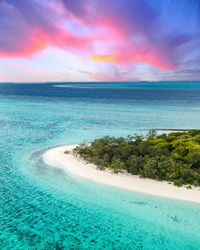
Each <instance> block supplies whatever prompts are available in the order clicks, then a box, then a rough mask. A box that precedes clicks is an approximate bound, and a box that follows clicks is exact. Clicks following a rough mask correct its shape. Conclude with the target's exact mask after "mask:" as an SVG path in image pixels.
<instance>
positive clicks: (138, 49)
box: [0, 0, 200, 82]
mask: <svg viewBox="0 0 200 250" xmlns="http://www.w3.org/2000/svg"><path fill="white" fill-rule="evenodd" d="M162 80H186V81H187V80H189V81H190V80H200V0H0V82H48V81H54V82H55V81H56V82H58V81H162Z"/></svg>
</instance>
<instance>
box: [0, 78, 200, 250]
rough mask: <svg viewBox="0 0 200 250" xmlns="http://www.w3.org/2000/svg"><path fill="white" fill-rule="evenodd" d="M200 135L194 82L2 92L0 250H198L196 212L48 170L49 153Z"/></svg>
mask: <svg viewBox="0 0 200 250" xmlns="http://www.w3.org/2000/svg"><path fill="white" fill-rule="evenodd" d="M199 128H200V82H161V83H159V82H158V83H148V82H141V83H21V84H20V83H16V84H15V83H1V84H0V249H1V250H4V249H11V250H21V249H24V250H29V249H37V250H40V249H41V250H43V249H45V250H51V249H52V250H53V249H56V250H61V249H73V250H74V249H75V250H76V249H94V250H96V249H97V250H98V249H109V250H111V249H116V250H118V249H119V250H124V249H126V250H129V249H130V250H131V249H140V250H167V249H168V250H183V249H184V250H199V249H200V205H199V204H195V203H189V202H184V201H176V200H171V199H165V198H161V197H154V196H150V195H144V194H142V193H134V192H128V191H124V190H121V189H117V188H112V187H108V186H104V185H101V184H97V183H95V182H92V181H89V180H85V179H81V178H80V177H77V176H73V175H71V174H70V173H68V172H64V171H63V170H61V169H58V168H54V167H49V166H47V165H45V164H44V162H43V161H42V154H43V153H44V152H45V151H46V150H47V149H49V148H52V147H56V146H61V145H71V144H79V143H89V142H91V141H92V140H94V139H96V138H100V137H102V136H106V135H109V136H127V135H129V134H130V135H133V134H138V135H145V134H146V133H147V132H148V130H149V129H158V133H162V132H165V133H166V132H167V130H171V129H174V130H176V129H199Z"/></svg>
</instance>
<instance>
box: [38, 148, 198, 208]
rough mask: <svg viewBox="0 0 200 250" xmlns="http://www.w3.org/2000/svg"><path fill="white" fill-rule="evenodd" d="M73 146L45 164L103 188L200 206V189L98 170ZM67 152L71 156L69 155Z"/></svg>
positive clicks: (49, 154) (50, 154)
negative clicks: (119, 189) (76, 152)
mask: <svg viewBox="0 0 200 250" xmlns="http://www.w3.org/2000/svg"><path fill="white" fill-rule="evenodd" d="M74 147H75V145H73V146H61V147H56V148H52V149H49V150H47V151H46V152H45V153H44V154H43V161H44V162H45V163H46V164H47V165H49V166H52V167H58V168H61V169H63V170H66V171H68V172H70V173H71V174H73V175H76V176H79V177H82V178H86V179H89V180H91V181H95V182H98V183H101V184H105V185H109V186H112V187H116V188H122V189H126V190H129V191H133V192H140V193H144V194H149V195H154V196H160V197H164V198H170V199H177V200H182V201H188V202H195V203H200V188H196V187H193V188H192V189H187V188H186V187H176V186H174V185H173V184H169V183H167V182H165V181H162V182H160V181H155V180H151V179H146V178H145V179H144V178H139V177H138V176H133V175H129V174H122V173H120V174H114V173H112V172H110V171H108V170H103V171H102V170H98V169H96V167H95V166H94V165H93V164H88V163H86V162H84V161H83V160H81V159H79V158H77V157H75V156H74V155H73V154H72V150H73V148H74ZM65 151H68V152H69V153H68V154H66V153H65Z"/></svg>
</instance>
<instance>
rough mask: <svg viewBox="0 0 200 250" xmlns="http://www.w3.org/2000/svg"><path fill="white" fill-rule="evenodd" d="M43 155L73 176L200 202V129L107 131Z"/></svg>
mask: <svg viewBox="0 0 200 250" xmlns="http://www.w3.org/2000/svg"><path fill="white" fill-rule="evenodd" d="M43 160H44V162H45V163H46V164H48V165H51V166H53V167H59V168H62V169H64V170H65V171H67V172H68V174H71V175H73V177H75V176H79V177H82V178H86V179H90V180H92V181H95V182H98V183H101V184H106V185H110V186H113V187H117V188H123V189H126V190H129V191H135V192H141V193H146V194H151V195H156V196H161V197H165V198H173V199H178V200H185V201H191V202H198V203H200V130H192V131H185V132H171V133H168V134H161V135H157V134H156V131H154V130H151V131H149V132H148V134H147V135H146V136H145V137H143V136H140V135H133V136H130V135H129V136H127V137H125V138H124V137H118V138H115V137H110V136H106V137H103V138H100V139H96V140H94V141H93V142H91V143H90V144H80V145H73V146H69V145H68V146H61V147H57V148H53V149H50V150H48V151H47V152H45V153H44V155H43Z"/></svg>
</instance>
